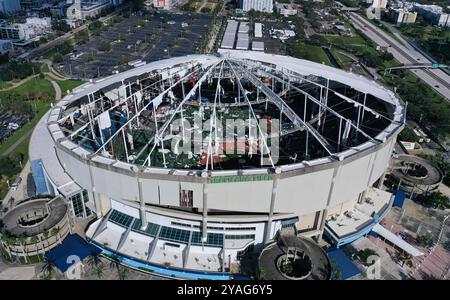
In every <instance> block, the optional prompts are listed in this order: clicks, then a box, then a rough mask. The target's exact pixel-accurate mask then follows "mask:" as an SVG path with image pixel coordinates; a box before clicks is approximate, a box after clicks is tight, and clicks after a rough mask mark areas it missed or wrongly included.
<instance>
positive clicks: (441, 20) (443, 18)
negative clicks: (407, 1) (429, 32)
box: [414, 3, 450, 27]
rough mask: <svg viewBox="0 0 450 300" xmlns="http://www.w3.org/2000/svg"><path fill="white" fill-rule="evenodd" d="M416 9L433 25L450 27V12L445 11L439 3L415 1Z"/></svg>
mask: <svg viewBox="0 0 450 300" xmlns="http://www.w3.org/2000/svg"><path fill="white" fill-rule="evenodd" d="M414 10H415V11H417V13H418V14H419V15H421V16H422V17H423V18H424V19H425V20H427V21H428V22H430V23H431V24H433V25H437V26H442V27H450V14H446V13H444V12H443V10H442V7H440V6H438V5H424V4H418V3H415V4H414Z"/></svg>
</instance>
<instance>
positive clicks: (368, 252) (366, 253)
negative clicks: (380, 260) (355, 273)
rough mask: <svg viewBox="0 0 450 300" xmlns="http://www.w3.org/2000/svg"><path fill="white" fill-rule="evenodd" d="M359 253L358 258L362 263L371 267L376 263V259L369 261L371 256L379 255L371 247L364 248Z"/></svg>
mask: <svg viewBox="0 0 450 300" xmlns="http://www.w3.org/2000/svg"><path fill="white" fill-rule="evenodd" d="M357 255H358V259H359V260H360V261H361V263H362V264H363V265H365V266H367V267H369V266H371V265H373V264H374V263H375V262H374V261H371V262H369V257H371V256H379V255H378V254H377V253H376V252H375V250H372V249H370V248H366V249H364V250H359V251H358V254H357Z"/></svg>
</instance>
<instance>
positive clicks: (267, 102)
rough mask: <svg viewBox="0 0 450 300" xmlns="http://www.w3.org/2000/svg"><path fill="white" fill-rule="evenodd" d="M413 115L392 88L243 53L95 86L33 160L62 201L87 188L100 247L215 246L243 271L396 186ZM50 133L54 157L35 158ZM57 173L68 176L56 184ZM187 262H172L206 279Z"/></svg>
mask: <svg viewBox="0 0 450 300" xmlns="http://www.w3.org/2000/svg"><path fill="white" fill-rule="evenodd" d="M404 116H405V111H404V105H403V103H402V102H401V101H400V99H399V98H398V97H397V96H396V95H395V94H394V93H393V92H392V91H390V90H388V89H386V88H384V87H383V86H380V85H379V84H378V83H375V82H374V81H370V80H368V79H367V78H364V77H362V76H358V75H355V74H351V73H346V72H343V71H341V70H338V69H334V68H331V67H328V66H324V65H320V64H316V63H312V62H309V61H305V60H300V59H295V58H292V57H285V56H278V55H272V54H265V53H258V52H251V51H231V50H230V51H226V52H222V53H221V54H218V55H191V56H185V57H176V58H171V59H167V60H162V61H157V62H152V63H149V64H147V65H145V66H142V67H139V68H135V69H132V70H130V71H127V72H124V73H121V74H117V75H113V76H110V77H108V78H105V79H102V80H98V81H96V82H92V83H88V84H85V85H83V86H82V87H80V88H78V89H76V90H74V91H72V93H70V94H69V95H68V96H66V97H65V98H64V99H63V100H61V101H60V102H59V103H57V104H56V105H55V107H53V108H52V110H51V111H50V112H49V113H48V114H47V115H46V116H45V117H44V119H43V120H42V121H41V122H40V124H39V125H38V127H37V128H36V130H35V132H34V134H33V137H32V141H31V144H30V155H31V156H34V160H41V162H42V164H41V165H42V170H41V169H40V171H42V173H43V174H44V177H46V180H47V181H49V182H51V184H48V183H47V184H46V186H47V187H48V186H52V190H53V191H54V192H56V193H61V194H63V195H66V196H67V197H70V196H71V195H73V194H74V193H77V192H78V191H79V190H83V191H84V193H85V197H84V198H83V199H84V201H83V203H84V205H85V206H86V208H85V209H84V212H86V211H89V212H92V213H95V215H96V217H97V218H98V220H97V221H96V222H95V223H94V224H93V225H91V227H90V228H89V229H88V232H87V234H88V236H90V238H92V240H93V241H94V242H97V243H98V244H99V245H100V246H103V247H106V248H108V249H113V250H118V249H125V248H129V247H124V244H127V243H129V242H130V241H129V240H130V239H131V240H133V241H134V242H136V239H138V238H139V236H137V235H138V234H139V233H141V234H143V235H146V236H147V237H148V238H149V240H145V241H144V242H143V243H144V244H145V245H147V250H148V251H141V252H143V253H140V252H139V251H138V250H136V251H135V252H134V253H137V252H139V253H140V254H139V255H137V254H133V253H128V254H127V255H128V256H131V257H136V256H138V257H140V258H139V259H142V260H146V261H152V259H151V257H152V256H153V255H155V254H154V251H156V250H154V249H155V248H156V249H159V248H158V247H160V248H161V247H162V248H164V247H165V246H164V245H162V246H161V245H160V244H159V240H164V238H165V239H166V241H170V242H171V245H169V246H167V249H166V250H167V251H168V252H170V253H171V252H176V251H179V252H180V253H185V252H188V255H187V256H189V253H192V252H195V251H197V250H198V249H197V248H196V247H197V246H205V245H211V247H213V248H214V247H216V248H218V249H216V250H217V251H216V250H214V249H213V250H211V253H214V255H217V256H218V257H219V258H220V259H219V265H220V266H221V267H224V266H226V267H227V269H232V263H233V261H235V260H236V259H239V257H240V256H242V255H243V254H245V253H246V251H248V250H249V248H251V247H253V246H256V247H261V246H262V245H263V244H264V243H267V242H268V241H269V240H271V239H272V238H273V237H274V235H275V234H276V232H277V231H278V230H279V229H280V228H283V227H289V226H295V227H296V230H297V231H298V232H301V233H303V234H304V235H307V236H318V237H319V238H320V237H321V235H322V233H323V231H324V228H325V222H326V220H327V218H328V217H329V216H331V215H333V214H336V212H337V211H339V212H343V211H345V210H349V209H351V208H352V207H354V206H355V205H356V204H357V203H359V202H361V201H362V200H363V199H365V198H366V196H367V194H368V193H371V192H372V190H373V189H374V188H376V187H377V184H378V182H380V181H382V180H383V177H384V173H385V171H386V168H387V166H388V163H389V159H390V157H391V152H392V149H393V146H394V143H395V140H396V136H397V134H398V132H399V131H400V130H401V129H402V128H403V125H404V121H405V120H404ZM43 135H45V136H46V141H48V142H49V143H52V144H54V148H55V152H54V153H53V151H51V152H52V153H42V152H43V151H40V154H36V153H39V150H38V147H39V146H42V145H39V143H42V140H45V139H44V138H43V137H42V136H43ZM38 137H39V139H40V140H39V141H38ZM52 155H53V156H52ZM51 157H53V158H57V161H58V162H59V164H56V165H53V164H55V162H54V159H51ZM32 160H33V157H32ZM49 161H51V163H50V162H49ZM32 167H33V166H32ZM36 168H37V167H36ZM58 172H62V173H63V174H64V176H67V179H66V180H65V181H64V180H61V179H60V180H59V182H55V181H58V180H55V179H54V178H53V177H55V176H56V174H58ZM33 173H34V172H33ZM52 174H53V176H52ZM61 178H62V177H61ZM69 187H70V188H69ZM113 214H114V216H112V215H113ZM108 224H109V225H108ZM149 226H150V227H151V228H153V229H149ZM152 226H154V227H152ZM116 227H117V228H116ZM119 227H120V228H119ZM108 228H109V229H108ZM111 228H116V229H117V231H118V232H119V233H120V232H121V231H124V232H125V233H126V232H128V233H127V234H126V235H125V240H124V238H123V235H121V234H119V233H117V234H119V237H118V238H114V237H113V236H114V234H113V233H110V234H107V233H106V232H107V231H108V230H110V229H111ZM119 229H120V230H119ZM171 230H172V231H173V230H178V231H176V232H175V233H173V234H171V233H172V231H171ZM180 231H181V233H180ZM185 231H186V232H185ZM130 234H131V235H133V234H136V236H134V239H133V238H131V237H129V235H130ZM102 235H103V238H104V241H103V242H101V241H99V239H101V237H102ZM180 235H181V236H182V237H181V238H180V237H178V238H175V237H173V236H180ZM185 235H187V237H184V236H185ZM106 236H108V237H106ZM120 236H122V237H120ZM127 238H128V240H127ZM106 239H107V241H106ZM155 240H157V241H158V243H157V242H154V241H155ZM152 241H153V242H154V244H155V245H154V246H152V247H153V248H152V247H150V248H149V247H148V244H149V243H150V244H151V243H152ZM177 243H178V244H180V245H181V247H178V248H177V247H176V244H177ZM172 244H174V245H175V246H174V245H172ZM180 245H178V246H180ZM188 246H189V247H188ZM136 247H137V246H136ZM171 247H172V248H171ZM176 248H177V249H178V250H176ZM149 249H150V250H149ZM152 249H153V250H152ZM164 249H165V248H164ZM124 251H125V250H124ZM183 251H184V252H183ZM164 256H165V257H166V256H167V255H164ZM175 256H176V257H177V259H178V258H179V256H177V255H175ZM180 256H181V258H180V262H177V259H172V262H168V264H172V266H175V265H176V266H180V265H181V267H183V268H184V267H186V265H188V267H189V266H191V268H194V269H195V268H196V265H195V263H192V264H191V265H190V262H189V259H188V260H187V261H186V259H185V258H184V257H185V256H186V255H185V254H184V255H180ZM199 260H201V259H198V260H196V261H197V262H198V261H199ZM162 261H163V260H159V261H158V262H159V263H161V262H162ZM208 261H209V260H208ZM206 265H208V264H203V265H202V264H201V263H200V264H199V266H200V267H199V268H200V269H207V267H205V266H206Z"/></svg>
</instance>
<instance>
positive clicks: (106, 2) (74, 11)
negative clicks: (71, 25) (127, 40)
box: [66, 0, 116, 20]
mask: <svg viewBox="0 0 450 300" xmlns="http://www.w3.org/2000/svg"><path fill="white" fill-rule="evenodd" d="M114 3H116V1H113V0H74V3H73V4H72V5H71V6H69V7H68V8H67V13H66V16H67V18H68V19H79V20H84V19H86V18H88V17H90V18H95V17H97V16H98V15H100V14H101V13H102V12H103V11H105V10H106V9H108V8H110V7H111V6H113V5H114Z"/></svg>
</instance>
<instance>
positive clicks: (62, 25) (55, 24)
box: [52, 19, 71, 33]
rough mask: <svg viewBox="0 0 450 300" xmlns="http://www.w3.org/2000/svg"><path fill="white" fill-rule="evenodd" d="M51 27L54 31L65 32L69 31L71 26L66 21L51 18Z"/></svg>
mask: <svg viewBox="0 0 450 300" xmlns="http://www.w3.org/2000/svg"><path fill="white" fill-rule="evenodd" d="M52 29H53V30H55V31H56V32H60V33H65V32H69V31H70V29H71V28H70V25H69V24H67V22H66V21H64V20H56V19H53V21H52Z"/></svg>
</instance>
